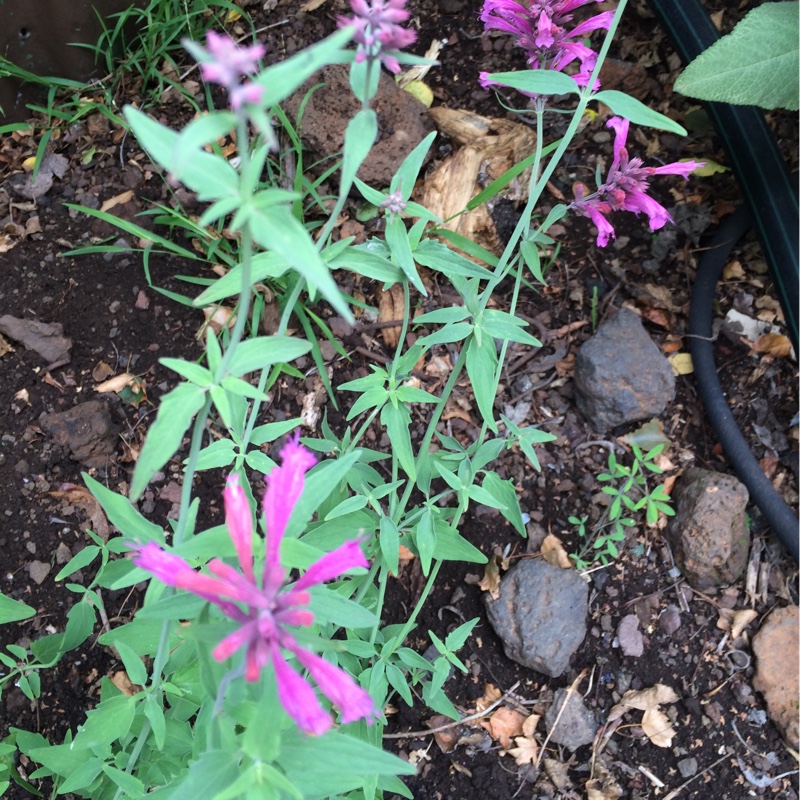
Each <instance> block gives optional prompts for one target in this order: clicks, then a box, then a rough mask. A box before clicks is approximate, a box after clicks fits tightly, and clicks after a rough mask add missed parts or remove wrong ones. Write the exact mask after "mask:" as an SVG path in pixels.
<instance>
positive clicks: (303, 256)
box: [198, 205, 353, 320]
mask: <svg viewBox="0 0 800 800" xmlns="http://www.w3.org/2000/svg"><path fill="white" fill-rule="evenodd" d="M251 222H252V230H253V238H254V239H255V240H256V241H257V242H258V243H259V244H260V245H261V246H262V247H265V248H267V249H268V250H272V251H273V252H274V253H276V254H277V255H278V256H280V257H281V258H282V259H283V261H285V262H286V263H287V264H289V265H290V266H291V267H292V268H293V269H294V270H296V271H297V272H299V273H300V275H302V276H303V277H304V278H305V279H306V283H307V284H308V286H309V287H310V289H311V290H315V291H319V292H320V293H321V294H322V296H323V297H324V298H325V299H326V300H327V301H328V302H329V303H330V304H331V305H332V306H333V307H334V308H335V309H336V310H337V311H338V312H339V313H340V314H341V315H342V316H343V317H344V318H345V319H348V320H352V318H353V315H352V314H351V312H350V308H349V306H348V305H347V302H346V301H345V299H344V297H343V296H342V293H341V292H340V291H339V287H338V286H337V285H336V282H335V281H334V280H333V278H332V277H331V274H330V269H329V267H328V265H327V264H325V262H324V261H323V260H322V258H321V257H320V255H319V253H318V252H317V249H316V247H315V246H314V243H313V242H312V241H311V238H310V236H309V234H308V231H307V230H306V229H305V227H304V226H303V224H302V223H301V222H300V221H299V220H298V219H297V218H296V217H295V216H294V214H292V210H291V207H290V206H289V205H285V206H273V207H271V208H268V209H266V210H264V211H261V210H256V211H254V212H253V214H252V217H251ZM229 274H230V273H229ZM226 277H227V276H226ZM239 291H241V282H240V284H239ZM198 299H199V298H198Z"/></svg>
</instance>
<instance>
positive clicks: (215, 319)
mask: <svg viewBox="0 0 800 800" xmlns="http://www.w3.org/2000/svg"><path fill="white" fill-rule="evenodd" d="M203 314H204V316H205V318H206V321H205V323H204V324H203V325H201V326H200V328H199V330H198V331H197V338H198V339H202V338H203V337H204V336H205V334H206V327H207V326H211V330H213V331H214V333H216V334H217V335H219V332H220V331H221V330H222V329H223V328H232V327H233V323H234V322H236V314H234V313H233V309H232V308H229V307H228V306H216V307H214V306H207V307H206V308H204V309H203Z"/></svg>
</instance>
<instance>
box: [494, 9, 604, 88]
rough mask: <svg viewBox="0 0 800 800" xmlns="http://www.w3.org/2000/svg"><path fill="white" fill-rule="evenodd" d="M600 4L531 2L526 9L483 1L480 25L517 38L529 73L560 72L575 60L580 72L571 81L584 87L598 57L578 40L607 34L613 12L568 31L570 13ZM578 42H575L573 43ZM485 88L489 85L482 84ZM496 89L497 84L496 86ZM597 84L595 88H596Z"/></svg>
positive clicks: (570, 18)
mask: <svg viewBox="0 0 800 800" xmlns="http://www.w3.org/2000/svg"><path fill="white" fill-rule="evenodd" d="M601 1H602V0H533V2H531V3H529V4H528V5H527V6H524V5H522V4H521V3H518V2H515V0H486V2H485V3H484V4H483V11H482V12H481V21H482V22H483V23H484V25H485V26H486V29H487V30H499V31H504V32H505V33H510V34H511V35H512V36H515V37H516V43H517V45H518V46H519V47H521V48H522V49H523V50H525V52H526V53H527V56H528V66H529V67H530V68H531V69H552V70H556V71H558V72H562V71H563V70H564V68H565V67H566V66H567V65H568V64H571V63H572V62H573V61H575V60H576V59H577V60H578V61H579V63H580V69H579V71H578V73H577V74H576V75H573V76H572V79H573V80H574V81H575V83H577V84H578V85H579V86H586V85H587V84H588V83H589V79H590V77H591V74H592V70H593V69H594V66H595V63H596V62H597V53H595V51H594V50H592V49H591V48H589V47H587V46H586V45H585V44H583V43H582V42H581V41H580V40H581V39H584V38H585V37H586V36H587V35H588V34H590V33H591V32H592V31H596V30H599V29H604V30H608V27H609V25H610V24H611V21H612V20H613V18H614V12H613V11H604V12H602V13H601V14H596V15H595V16H593V17H590V18H589V19H587V20H585V21H584V22H581V23H579V24H578V25H576V26H575V27H574V28H572V30H567V27H566V26H567V25H568V24H569V23H570V22H571V21H572V18H573V16H574V15H573V13H572V12H573V11H574V10H575V9H576V8H579V7H580V6H583V5H586V4H587V3H592V2H601ZM575 40H577V41H575ZM481 85H482V86H483V87H484V88H488V86H489V85H492V84H491V82H487V81H485V80H484V81H482V82H481ZM495 85H496V84H495ZM597 86H599V83H598V84H597V85H596V86H595V87H594V88H597Z"/></svg>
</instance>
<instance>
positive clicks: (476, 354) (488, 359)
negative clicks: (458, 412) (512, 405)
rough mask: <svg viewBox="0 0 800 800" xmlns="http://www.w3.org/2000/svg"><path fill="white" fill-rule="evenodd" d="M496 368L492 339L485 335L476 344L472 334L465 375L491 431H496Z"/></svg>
mask: <svg viewBox="0 0 800 800" xmlns="http://www.w3.org/2000/svg"><path fill="white" fill-rule="evenodd" d="M457 324H463V323H457ZM496 369H497V351H496V350H495V348H494V340H493V339H491V338H490V337H489V336H485V337H483V342H482V344H478V339H477V337H474V336H473V337H472V339H470V341H469V343H468V344H467V375H468V376H469V380H470V383H471V384H472V391H473V393H474V395H475V400H476V402H477V403H478V409H479V410H480V412H481V416H482V417H483V419H484V422H486V424H487V425H488V426H489V429H490V430H491V431H492V432H493V433H497V423H496V422H495V420H494V394H495V386H496V384H495V382H494V375H495V371H496Z"/></svg>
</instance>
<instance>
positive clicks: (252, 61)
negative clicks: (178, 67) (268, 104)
mask: <svg viewBox="0 0 800 800" xmlns="http://www.w3.org/2000/svg"><path fill="white" fill-rule="evenodd" d="M206 45H207V47H206V51H205V52H206V53H207V54H208V56H209V60H208V61H203V62H202V63H201V64H200V73H201V74H202V76H203V80H205V81H208V82H209V83H217V84H219V85H220V86H223V87H225V89H226V90H227V91H228V99H229V100H230V104H231V108H232V109H234V110H237V109H239V108H241V107H242V106H243V105H245V104H246V103H252V104H254V105H255V104H257V103H259V102H260V100H261V97H262V95H263V94H264V87H263V86H259V85H258V84H255V83H250V82H247V83H240V82H239V81H240V79H241V78H242V77H243V76H245V75H252V74H253V73H254V72H257V71H258V62H259V60H260V59H261V58H263V57H264V53H266V51H267V49H266V47H264V45H263V44H254V45H251V46H250V47H239V45H237V44H236V42H234V41H233V39H231V38H230V36H226V35H221V34H219V33H215V32H214V31H209V32H208V35H207V37H206Z"/></svg>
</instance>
